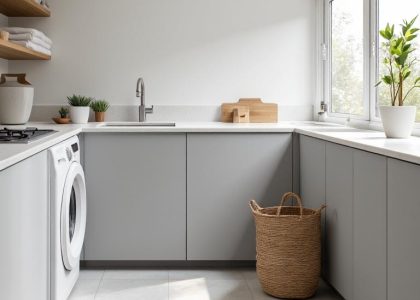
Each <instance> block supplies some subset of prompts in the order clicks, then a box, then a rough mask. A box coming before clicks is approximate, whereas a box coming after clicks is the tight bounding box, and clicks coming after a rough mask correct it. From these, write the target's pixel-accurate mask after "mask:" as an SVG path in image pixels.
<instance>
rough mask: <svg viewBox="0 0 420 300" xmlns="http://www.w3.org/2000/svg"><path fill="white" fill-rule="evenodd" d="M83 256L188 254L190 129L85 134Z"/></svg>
mask: <svg viewBox="0 0 420 300" xmlns="http://www.w3.org/2000/svg"><path fill="white" fill-rule="evenodd" d="M85 173H86V183H87V187H88V189H87V210H88V213H87V229H86V230H87V231H86V239H85V253H84V255H85V257H84V259H85V260H90V261H98V260H99V261H101V260H111V261H112V260H119V261H121V260H185V259H186V257H185V253H186V135H185V134H172V133H171V134H164V133H157V134H154V133H144V134H142V133H109V134H108V133H97V134H94V133H92V134H87V135H86V136H85Z"/></svg>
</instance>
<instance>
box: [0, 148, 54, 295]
mask: <svg viewBox="0 0 420 300" xmlns="http://www.w3.org/2000/svg"><path fill="white" fill-rule="evenodd" d="M5 147H6V146H5ZM47 166H48V163H47V153H46V152H45V151H44V152H41V153H39V154H37V155H35V156H32V157H30V158H28V159H26V160H24V161H22V162H20V163H18V164H16V165H14V166H11V167H10V168H8V169H5V170H3V171H0V237H1V246H0V299H13V300H26V299H31V300H45V299H48V297H49V296H48V295H49V281H48V279H49V277H48V275H49V263H50V262H49V251H50V250H49V230H48V229H49V214H48V211H49V203H48V199H49V197H48V186H49V185H48V172H47Z"/></svg>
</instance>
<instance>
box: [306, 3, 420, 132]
mask: <svg viewBox="0 0 420 300" xmlns="http://www.w3.org/2000/svg"><path fill="white" fill-rule="evenodd" d="M330 1H331V0H317V35H316V42H317V51H316V62H317V67H316V69H317V71H316V81H317V90H316V99H315V109H314V119H315V120H318V112H319V111H320V107H321V102H324V103H327V104H328V118H327V121H328V122H334V123H340V124H349V123H350V124H351V125H352V126H357V127H361V128H367V129H374V130H382V123H381V119H380V117H379V116H376V111H377V106H378V101H377V91H376V87H375V84H376V83H377V82H378V81H379V79H378V62H377V57H378V55H379V42H380V41H379V34H378V17H379V9H378V5H379V0H363V1H364V18H363V19H364V25H363V28H364V37H363V38H364V40H365V41H368V42H365V43H364V58H365V59H364V63H365V66H364V99H363V101H364V105H365V113H364V115H363V116H357V115H352V114H340V113H333V112H332V111H331V108H332V107H331V78H330V76H331V59H330V58H331V30H330V26H331V25H330V24H331V6H330ZM333 1H334V0H333ZM337 1H339V0H337ZM324 48H325V49H326V51H324V50H323V49H324ZM365 79H366V80H365ZM413 135H417V136H420V122H417V123H416V125H415V127H414V132H413Z"/></svg>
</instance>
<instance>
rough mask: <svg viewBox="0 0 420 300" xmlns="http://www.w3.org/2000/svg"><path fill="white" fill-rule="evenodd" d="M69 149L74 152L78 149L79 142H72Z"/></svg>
mask: <svg viewBox="0 0 420 300" xmlns="http://www.w3.org/2000/svg"><path fill="white" fill-rule="evenodd" d="M71 150H73V152H74V153H76V152H77V151H79V144H78V143H74V144H72V145H71Z"/></svg>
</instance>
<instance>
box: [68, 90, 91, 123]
mask: <svg viewBox="0 0 420 300" xmlns="http://www.w3.org/2000/svg"><path fill="white" fill-rule="evenodd" d="M67 100H68V103H69V105H70V119H71V121H72V122H73V123H76V124H86V123H87V122H88V120H89V111H90V108H89V105H90V103H91V102H92V98H90V97H85V96H80V95H73V96H70V97H67Z"/></svg>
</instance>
